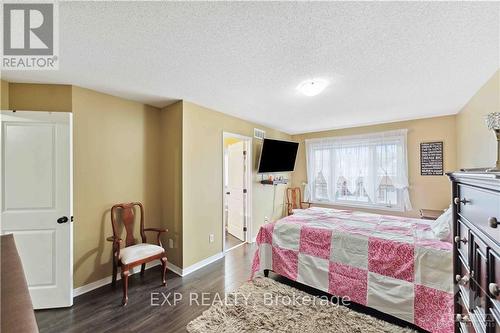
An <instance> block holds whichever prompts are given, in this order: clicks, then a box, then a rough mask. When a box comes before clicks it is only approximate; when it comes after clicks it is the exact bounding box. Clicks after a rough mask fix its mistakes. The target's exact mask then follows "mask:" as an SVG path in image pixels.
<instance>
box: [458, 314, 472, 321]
mask: <svg viewBox="0 0 500 333" xmlns="http://www.w3.org/2000/svg"><path fill="white" fill-rule="evenodd" d="M455 319H456V320H457V321H458V322H461V323H468V322H470V318H469V316H467V315H461V314H457V315H456V316H455Z"/></svg>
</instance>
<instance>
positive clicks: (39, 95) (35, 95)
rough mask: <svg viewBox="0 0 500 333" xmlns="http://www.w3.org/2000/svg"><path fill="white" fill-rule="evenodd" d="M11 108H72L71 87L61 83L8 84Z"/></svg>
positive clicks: (36, 109) (27, 109)
mask: <svg viewBox="0 0 500 333" xmlns="http://www.w3.org/2000/svg"><path fill="white" fill-rule="evenodd" d="M9 88H10V89H9V104H10V108H11V109H15V110H26V111H66V112H71V110H72V97H71V94H72V87H71V86H70V85H63V84H29V83H12V82H11V83H10V84H9Z"/></svg>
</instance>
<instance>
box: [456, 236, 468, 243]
mask: <svg viewBox="0 0 500 333" xmlns="http://www.w3.org/2000/svg"><path fill="white" fill-rule="evenodd" d="M454 240H455V243H457V244H459V243H460V242H462V243H464V244H467V238H466V237H464V238H460V236H455V238H454Z"/></svg>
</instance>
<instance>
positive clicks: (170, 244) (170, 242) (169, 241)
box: [168, 238, 174, 249]
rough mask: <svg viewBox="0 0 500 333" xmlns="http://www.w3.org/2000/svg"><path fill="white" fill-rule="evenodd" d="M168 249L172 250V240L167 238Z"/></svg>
mask: <svg viewBox="0 0 500 333" xmlns="http://www.w3.org/2000/svg"><path fill="white" fill-rule="evenodd" d="M168 247H169V248H170V249H173V248H174V240H173V239H172V238H169V239H168Z"/></svg>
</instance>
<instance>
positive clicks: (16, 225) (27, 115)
mask: <svg viewBox="0 0 500 333" xmlns="http://www.w3.org/2000/svg"><path fill="white" fill-rule="evenodd" d="M0 119H1V127H0V128H1V129H0V134H1V147H2V152H1V156H2V161H1V162H2V163H1V176H2V185H1V191H2V192H1V195H2V200H1V201H0V206H1V209H0V211H1V220H2V225H1V230H0V231H1V233H2V234H13V235H14V239H15V242H16V247H17V250H18V252H19V256H20V257H21V262H22V265H23V269H24V272H25V274H26V280H27V282H28V287H29V291H30V295H31V300H32V302H33V307H34V308H35V309H45V308H57V307H66V306H71V305H73V230H72V223H71V221H72V148H71V146H72V144H71V142H72V141H71V137H72V132H71V128H72V117H71V113H68V112H38V111H36V112H33V111H1V117H0Z"/></svg>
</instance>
